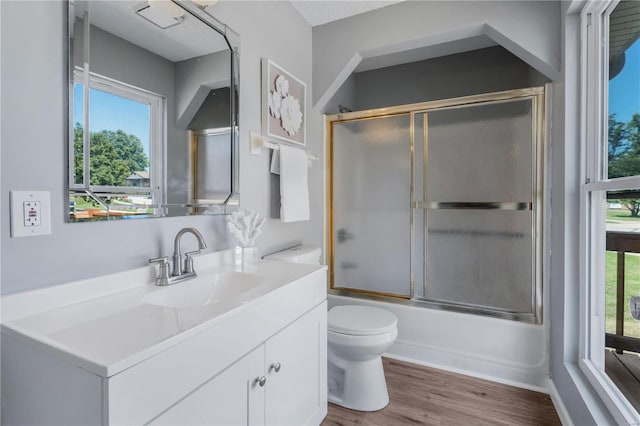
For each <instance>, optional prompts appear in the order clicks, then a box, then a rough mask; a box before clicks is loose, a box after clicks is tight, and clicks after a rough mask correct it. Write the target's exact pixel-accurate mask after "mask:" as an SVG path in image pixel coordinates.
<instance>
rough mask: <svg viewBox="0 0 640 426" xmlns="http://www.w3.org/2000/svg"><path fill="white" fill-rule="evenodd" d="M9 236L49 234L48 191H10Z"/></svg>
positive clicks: (49, 210)
mask: <svg viewBox="0 0 640 426" xmlns="http://www.w3.org/2000/svg"><path fill="white" fill-rule="evenodd" d="M10 198H11V203H10V204H11V238H16V237H32V236H36V235H50V234H51V195H50V194H49V191H11V192H10Z"/></svg>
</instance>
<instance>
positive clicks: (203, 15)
mask: <svg viewBox="0 0 640 426" xmlns="http://www.w3.org/2000/svg"><path fill="white" fill-rule="evenodd" d="M168 1H171V2H172V3H174V4H176V5H178V6H179V7H180V8H182V9H183V10H184V11H185V12H186V13H188V14H190V15H191V16H193V17H194V18H196V19H197V20H199V21H200V22H202V23H204V24H205V25H207V26H208V27H210V28H211V29H212V30H214V31H216V32H217V33H218V34H220V35H221V36H222V37H223V38H224V40H225V42H226V43H227V46H228V48H229V52H230V55H231V61H230V62H231V67H230V99H229V104H230V111H229V114H230V125H231V126H230V128H231V132H230V137H231V189H230V193H229V196H228V197H227V198H226V200H224V202H222V203H220V204H213V203H211V204H195V203H189V202H188V203H185V204H167V203H162V202H161V203H158V204H152V205H150V207H153V208H154V210H155V211H156V213H154V214H152V215H148V216H145V217H144V218H145V219H151V218H162V217H174V216H189V215H204V214H209V215H211V214H228V213H230V212H232V211H235V210H237V209H238V207H239V205H240V147H239V135H240V129H239V112H240V111H239V89H240V67H239V65H240V36H239V35H238V33H236V32H235V31H233V30H232V29H231V28H230V27H229V26H228V25H226V24H225V23H223V22H221V21H219V20H218V19H216V18H215V17H214V16H212V15H211V14H210V13H209V12H208V11H207V10H206V8H201V7H200V6H198V5H197V4H196V3H194V2H193V1H191V0H168ZM65 3H66V12H65V14H64V15H65V19H66V23H65V24H66V25H65V42H66V46H65V55H66V57H65V60H64V62H65V66H66V79H65V85H64V88H65V93H66V94H67V95H66V96H65V105H64V123H65V127H64V128H65V134H64V145H65V147H64V150H65V154H66V155H65V191H64V202H63V203H62V204H63V208H64V209H65V210H64V217H65V222H67V223H78V222H79V221H78V220H73V219H72V218H71V214H70V210H69V200H70V197H71V195H72V194H79V193H82V192H84V193H85V194H86V195H87V196H89V197H91V198H93V199H94V200H95V201H96V202H97V203H99V204H100V205H102V206H103V207H105V208H107V211H108V210H109V206H108V205H107V204H106V203H105V202H104V201H103V200H102V199H101V195H100V194H96V193H94V192H93V191H91V189H90V188H89V185H87V184H85V185H84V188H82V189H80V188H72V187H71V178H72V173H71V169H70V168H71V167H72V164H73V148H72V145H73V140H72V135H73V134H74V130H73V129H74V123H73V120H71V117H72V115H73V112H72V111H71V110H70V108H71V107H72V105H73V81H74V80H73V79H74V64H73V42H72V39H71V34H73V25H74V24H75V14H74V3H76V1H74V0H67V1H66V2H65ZM188 146H189V150H190V151H191V144H190V143H189V144H188ZM188 155H189V158H191V156H192V153H191V152H189V153H188ZM161 162H162V168H163V169H164V170H165V173H166V167H167V158H166V156H163V158H162V160H161ZM192 184H193V183H191V184H189V185H192ZM164 191H166V188H165V189H164ZM162 199H163V201H164V200H165V199H166V193H165V194H163V197H162ZM189 201H192V200H189ZM173 209H184V210H185V212H184V213H182V214H170V211H171V210H173ZM142 218H143V217H141V219H142ZM104 219H106V220H114V219H116V220H117V219H120V218H119V217H118V216H110V215H107V216H105V218H104Z"/></svg>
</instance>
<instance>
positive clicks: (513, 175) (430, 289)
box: [415, 98, 539, 316]
mask: <svg viewBox="0 0 640 426" xmlns="http://www.w3.org/2000/svg"><path fill="white" fill-rule="evenodd" d="M536 108H537V105H536V100H535V98H529V99H519V100H510V101H499V102H486V103H481V104H472V105H466V106H460V107H456V108H445V109H440V110H433V111H428V112H425V113H420V114H416V118H415V119H416V120H421V121H422V123H423V128H424V129H425V130H424V135H423V138H422V142H423V143H424V145H423V146H422V149H423V150H424V163H425V166H424V168H423V173H422V175H421V176H420V178H422V179H423V182H422V184H423V191H422V197H423V201H422V202H421V203H419V207H421V208H420V209H418V211H419V212H420V214H421V215H422V216H420V217H421V221H422V223H421V225H420V226H418V227H417V236H416V240H418V241H423V246H422V254H423V256H424V258H423V259H424V262H425V268H424V288H423V289H422V290H423V294H422V295H420V297H421V298H423V299H426V300H429V301H433V302H437V303H449V304H452V305H464V306H466V307H475V308H478V309H480V310H485V311H493V312H501V311H502V312H509V313H516V314H523V315H529V316H534V315H535V314H536V307H537V306H538V305H539V303H538V302H539V301H538V300H537V298H538V297H539V292H537V291H536V283H537V282H538V277H537V276H536V268H535V265H536V253H537V248H536V241H537V239H536V236H535V229H536V226H535V225H536V220H537V217H538V212H537V210H538V206H539V203H538V200H537V199H536V197H537V196H538V194H537V179H538V173H537V170H536V159H537V157H538V156H537V151H536V150H537V149H538V148H539V144H538V141H537V139H538V137H539V132H538V131H537V127H536V123H537V120H536V117H535V115H536ZM416 127H417V126H416ZM416 143H417V144H419V143H420V138H416Z"/></svg>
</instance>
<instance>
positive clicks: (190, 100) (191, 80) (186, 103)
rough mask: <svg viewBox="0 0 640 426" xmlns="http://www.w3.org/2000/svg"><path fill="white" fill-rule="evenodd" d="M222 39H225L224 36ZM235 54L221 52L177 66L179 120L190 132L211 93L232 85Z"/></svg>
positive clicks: (177, 118)
mask: <svg viewBox="0 0 640 426" xmlns="http://www.w3.org/2000/svg"><path fill="white" fill-rule="evenodd" d="M220 37H221V36H220ZM230 73H231V52H230V51H221V52H216V53H211V54H209V55H204V56H199V57H197V58H191V59H187V60H184V61H180V62H177V63H176V93H177V99H176V103H177V107H176V116H175V117H176V120H177V121H178V126H179V127H181V128H183V129H184V128H186V127H187V125H188V124H189V122H190V121H191V120H192V119H193V117H194V115H195V114H196V111H197V110H198V108H199V107H200V105H201V104H202V102H203V101H204V99H205V98H206V97H207V96H208V95H209V92H210V91H211V89H218V88H221V87H228V86H229V85H230V84H231V80H230V78H229V75H230Z"/></svg>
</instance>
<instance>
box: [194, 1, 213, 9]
mask: <svg viewBox="0 0 640 426" xmlns="http://www.w3.org/2000/svg"><path fill="white" fill-rule="evenodd" d="M193 2H194V3H195V4H197V5H198V6H200V8H201V9H205V8H207V7H209V6H213V5H214V4H216V3H218V0H193Z"/></svg>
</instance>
